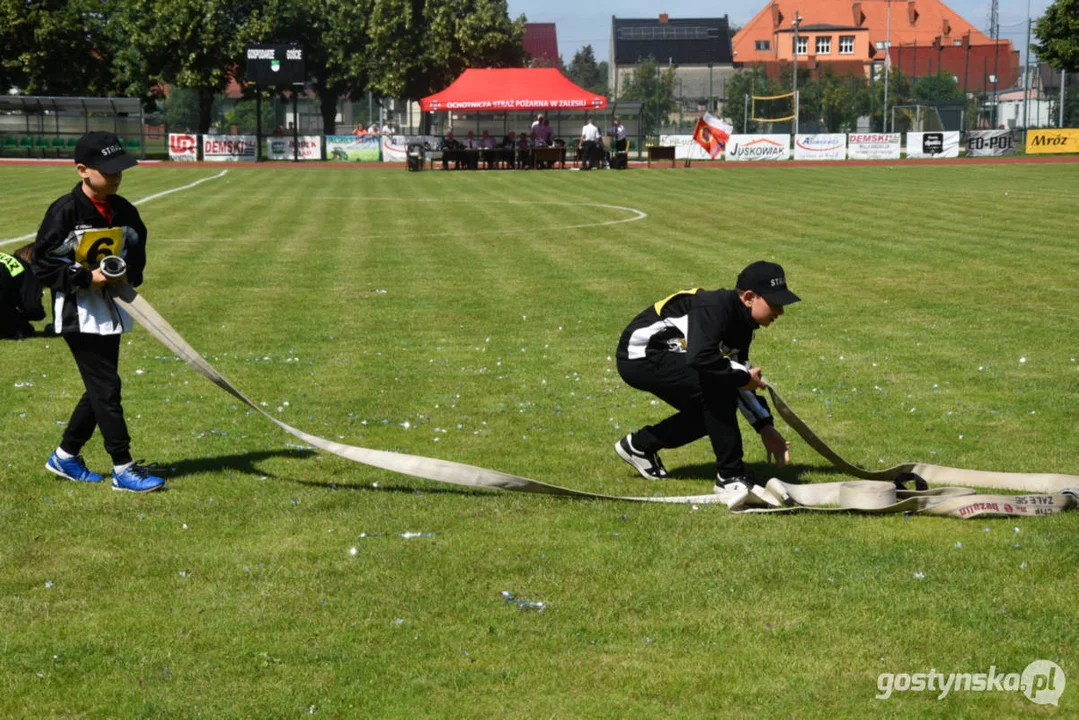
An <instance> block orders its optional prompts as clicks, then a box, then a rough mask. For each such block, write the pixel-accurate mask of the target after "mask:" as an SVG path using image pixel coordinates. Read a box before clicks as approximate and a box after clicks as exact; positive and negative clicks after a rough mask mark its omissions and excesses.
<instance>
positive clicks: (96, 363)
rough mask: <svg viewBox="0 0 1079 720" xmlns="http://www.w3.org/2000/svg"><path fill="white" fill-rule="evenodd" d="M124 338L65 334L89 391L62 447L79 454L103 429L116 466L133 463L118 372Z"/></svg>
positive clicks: (68, 427) (69, 423)
mask: <svg viewBox="0 0 1079 720" xmlns="http://www.w3.org/2000/svg"><path fill="white" fill-rule="evenodd" d="M121 337H123V336H122V335H88V334H82V333H72V334H67V335H64V340H65V341H66V342H67V346H68V347H69V348H71V354H72V355H73V356H74V357H75V364H76V365H78V367H79V374H80V375H82V382H83V385H84V386H85V387H86V392H85V393H83V395H82V397H81V398H80V399H79V404H78V405H76V406H75V411H74V412H73V413H71V420H69V421H68V423H67V428H66V429H65V430H64V438H63V440H62V441H61V443H60V447H61V448H63V450H64V451H65V452H69V453H71V454H72V455H78V454H79V452H80V451H81V450H82V447H83V445H85V444H86V443H87V442H88V441H89V440H90V437H91V436H92V435H93V434H94V428H95V427H98V428H101V436H102V437H103V438H104V440H105V450H106V451H107V452H108V453H109V455H110V456H111V457H112V462H113V464H114V465H123V464H125V463H129V462H131V437H130V436H129V435H128V434H127V422H125V421H124V408H123V405H121V404H120V374H119V372H118V370H117V367H118V364H119V358H120V338H121Z"/></svg>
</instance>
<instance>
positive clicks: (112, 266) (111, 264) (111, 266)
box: [98, 255, 127, 280]
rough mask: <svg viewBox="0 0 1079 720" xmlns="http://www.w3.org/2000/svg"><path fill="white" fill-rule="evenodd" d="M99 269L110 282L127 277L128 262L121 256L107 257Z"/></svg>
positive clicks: (103, 259)
mask: <svg viewBox="0 0 1079 720" xmlns="http://www.w3.org/2000/svg"><path fill="white" fill-rule="evenodd" d="M98 267H99V268H100V269H101V274H102V275H104V276H105V277H107V278H109V279H110V280H116V279H118V278H122V277H123V276H124V275H127V261H126V260H124V259H123V258H122V257H120V256H119V255H106V256H105V257H104V258H102V260H101V264H100V265H98Z"/></svg>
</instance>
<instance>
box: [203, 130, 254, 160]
mask: <svg viewBox="0 0 1079 720" xmlns="http://www.w3.org/2000/svg"><path fill="white" fill-rule="evenodd" d="M202 159H203V160H205V161H206V162H239V161H241V160H242V161H250V162H254V161H255V136H254V135H203V136H202Z"/></svg>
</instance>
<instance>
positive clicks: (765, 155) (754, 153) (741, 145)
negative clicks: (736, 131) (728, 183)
mask: <svg viewBox="0 0 1079 720" xmlns="http://www.w3.org/2000/svg"><path fill="white" fill-rule="evenodd" d="M726 154H727V159H728V160H739V161H746V160H748V161H761V160H766V161H767V160H790V157H791V136H790V135H789V134H784V135H731V140H730V142H729V143H727V153H726Z"/></svg>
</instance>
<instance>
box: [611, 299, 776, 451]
mask: <svg viewBox="0 0 1079 720" xmlns="http://www.w3.org/2000/svg"><path fill="white" fill-rule="evenodd" d="M759 327H760V325H758V324H757V321H756V320H754V319H753V315H752V313H750V311H749V308H747V307H746V306H745V304H744V303H742V301H741V299H740V298H739V297H738V293H736V292H735V291H733V290H702V289H700V288H695V289H693V290H683V291H681V292H677V293H675V294H674V295H671V296H670V297H668V298H665V299H663V300H660V301H659V302H657V303H656V304H654V305H650V306H649V307H647V308H645V309H644V310H642V311H641V312H640V313H639V314H638V315H637V317H635V318H633V321H632V322H630V324H629V325H628V326H627V327H626V329H625V330H624V331H623V332H622V337H621V339H620V340H619V341H618V351H617V355H618V359H619V360H620V361H631V362H632V361H637V360H645V359H647V358H648V357H650V356H653V355H656V354H658V353H669V352H673V353H685V358H686V365H687V366H689V367H690V368H692V369H693V370H695V371H696V372H697V377H698V378H699V379H700V384H701V389H702V390H703V391H704V392H705V393H706V394H707V393H708V392H710V391H712V390H717V389H723V390H732V389H733V390H736V391H737V392H738V393H739V396H740V397H739V400H738V405H739V408H740V409H741V410H742V412H743V413H744V414H745V415H746V419H747V420H748V421H749V422H750V423H751V424H752V425H753V427H754V428H755V429H757V430H760V429H762V428H763V427H764V426H766V425H771V424H772V417H771V414H770V413H769V412H768V405H767V403H765V401H764V399H763V398H761V397H759V396H757V395H755V394H753V393H751V392H748V391H745V390H742V389H741V388H742V387H743V386H744V385H746V383H748V382H749V378H750V375H749V369H750V368H751V367H752V366H751V365H750V363H749V346H750V344H752V342H753V331H754V330H756V329H757V328H759Z"/></svg>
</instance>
